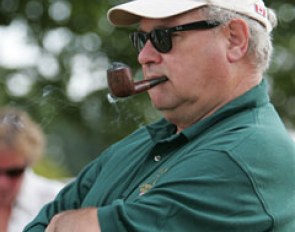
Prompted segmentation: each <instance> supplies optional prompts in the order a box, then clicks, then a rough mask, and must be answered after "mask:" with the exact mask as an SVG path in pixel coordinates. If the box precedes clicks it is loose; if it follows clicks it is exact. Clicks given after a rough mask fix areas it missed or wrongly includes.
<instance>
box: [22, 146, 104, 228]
mask: <svg viewBox="0 0 295 232" xmlns="http://www.w3.org/2000/svg"><path fill="white" fill-rule="evenodd" d="M106 154H107V152H105V154H102V155H101V157H99V158H98V159H97V160H95V161H93V162H91V163H90V164H89V165H88V166H86V167H85V168H84V169H83V170H82V171H81V173H80V174H79V176H78V177H77V178H76V179H75V180H73V181H72V182H71V183H69V184H68V185H67V186H65V187H64V188H63V189H62V190H61V191H60V192H59V193H58V195H57V196H56V198H55V199H54V200H53V201H52V202H50V203H48V204H46V205H45V206H44V207H43V208H42V209H41V211H40V212H39V213H38V215H37V216H36V217H35V218H34V219H33V221H32V222H30V223H29V224H28V225H27V226H26V227H25V228H24V230H23V232H39V231H40V232H41V231H42V232H43V231H45V228H46V227H47V225H48V224H49V222H50V220H51V218H52V217H53V216H54V215H56V214H58V213H60V212H63V211H66V210H71V209H78V208H81V205H82V202H83V200H84V198H85V196H86V195H87V193H88V191H89V190H90V189H91V187H92V185H93V183H94V182H95V180H96V178H97V177H98V176H99V172H100V170H101V166H102V165H103V164H102V163H103V162H104V159H105V155H106Z"/></svg>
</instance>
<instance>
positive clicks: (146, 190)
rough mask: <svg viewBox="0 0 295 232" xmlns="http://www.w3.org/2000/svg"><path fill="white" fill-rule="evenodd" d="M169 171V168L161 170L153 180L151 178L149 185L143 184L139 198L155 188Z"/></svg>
mask: <svg viewBox="0 0 295 232" xmlns="http://www.w3.org/2000/svg"><path fill="white" fill-rule="evenodd" d="M167 171H168V168H161V169H160V170H158V171H157V172H156V173H155V175H154V176H152V178H149V183H142V184H141V185H140V186H139V196H142V195H143V194H145V193H146V192H148V191H149V190H150V189H151V188H153V187H154V186H155V184H156V183H157V181H158V180H159V178H160V177H161V176H162V175H163V174H164V173H166V172H167Z"/></svg>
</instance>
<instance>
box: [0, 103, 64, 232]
mask: <svg viewBox="0 0 295 232" xmlns="http://www.w3.org/2000/svg"><path fill="white" fill-rule="evenodd" d="M44 145H45V139H44V135H43V132H42V130H41V129H40V127H39V126H38V125H37V124H36V123H35V122H33V121H32V120H31V119H30V117H29V116H28V114H27V113H25V112H23V111H21V110H19V109H16V108H9V107H5V108H1V109H0V231H1V232H19V231H22V229H23V227H24V226H25V225H26V224H27V223H28V222H29V221H30V220H32V219H33V217H34V216H35V215H36V214H37V212H38V211H39V210H40V209H41V207H42V206H43V205H45V204H46V203H47V202H49V201H50V200H52V199H53V198H54V196H55V195H56V194H57V192H58V191H59V190H60V189H61V188H62V187H63V186H64V184H62V183H61V182H58V181H54V180H49V179H46V178H44V177H41V176H37V175H36V174H35V173H34V172H33V171H32V170H31V166H32V165H34V164H35V162H36V161H37V160H38V159H39V158H40V157H41V156H42V154H43V148H44Z"/></svg>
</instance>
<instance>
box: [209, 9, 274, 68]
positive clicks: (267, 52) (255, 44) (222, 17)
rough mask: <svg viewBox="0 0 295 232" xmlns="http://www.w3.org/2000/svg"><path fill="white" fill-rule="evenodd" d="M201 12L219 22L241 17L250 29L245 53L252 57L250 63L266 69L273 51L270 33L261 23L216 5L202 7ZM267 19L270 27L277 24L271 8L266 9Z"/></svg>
mask: <svg viewBox="0 0 295 232" xmlns="http://www.w3.org/2000/svg"><path fill="white" fill-rule="evenodd" d="M203 12H204V14H205V15H206V17H208V19H212V20H214V21H218V22H221V23H225V22H228V21H230V20H232V19H236V18H240V19H243V20H244V21H245V22H246V23H247V24H248V26H249V30H250V38H249V47H248V52H247V53H248V55H249V56H252V57H253V63H252V64H253V65H254V66H255V67H256V68H257V69H258V70H261V71H265V70H267V69H268V67H269V64H270V61H271V57H272V53H273V45H272V34H271V33H270V32H267V30H266V28H265V27H264V26H263V25H262V24H261V23H259V22H258V21H256V20H255V19H252V18H250V17H248V16H246V15H242V14H239V13H237V12H233V11H230V10H226V9H222V8H219V7H216V6H209V7H205V8H203ZM268 20H269V22H270V23H271V25H272V28H275V27H276V26H277V17H276V14H275V12H274V11H273V10H272V9H268Z"/></svg>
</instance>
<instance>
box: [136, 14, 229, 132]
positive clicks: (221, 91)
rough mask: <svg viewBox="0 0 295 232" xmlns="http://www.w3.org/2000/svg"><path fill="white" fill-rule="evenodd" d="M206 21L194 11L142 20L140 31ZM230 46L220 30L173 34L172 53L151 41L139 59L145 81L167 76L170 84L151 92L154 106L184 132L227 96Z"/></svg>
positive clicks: (147, 43)
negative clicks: (163, 18) (157, 46)
mask: <svg viewBox="0 0 295 232" xmlns="http://www.w3.org/2000/svg"><path fill="white" fill-rule="evenodd" d="M201 20H206V18H204V16H202V15H201V13H200V12H199V11H192V12H188V13H186V14H183V15H180V16H176V17H173V18H169V19H165V20H154V19H153V20H151V19H142V20H141V22H140V28H139V30H141V31H144V32H150V31H151V30H153V29H155V28H163V27H164V28H167V27H173V26H177V25H182V24H187V23H191V22H195V21H201ZM226 46H227V42H226V39H225V36H224V35H223V33H222V30H221V29H220V27H216V28H214V29H206V30H191V31H182V32H175V33H173V34H172V49H171V50H170V51H169V52H168V53H161V52H159V51H157V50H156V49H155V48H154V46H153V45H152V43H151V41H150V40H148V41H147V42H146V44H145V46H144V47H143V49H142V50H141V52H140V53H139V55H138V61H139V63H140V64H141V65H142V69H143V73H144V77H145V79H151V78H156V77H160V76H166V77H167V78H168V81H167V82H164V83H163V84H160V85H158V86H156V87H154V88H152V89H151V90H149V95H150V98H151V100H152V102H153V104H154V106H155V107H156V108H157V109H158V110H160V111H161V112H162V113H163V115H164V117H166V118H167V119H168V120H170V121H171V122H172V123H174V124H176V125H177V126H178V129H179V130H181V129H183V128H186V127H188V126H190V125H191V124H193V123H194V122H196V121H198V120H200V119H201V118H204V117H206V116H207V115H209V114H210V113H211V112H213V111H214V110H215V109H216V108H218V107H219V106H220V105H222V104H223V101H224V100H225V99H226V97H227V96H226V95H227V91H226V90H227V87H226V86H227V84H228V83H227V79H226V77H227V74H228V70H227V68H226V67H227V66H226V64H227V60H226V52H225V50H226Z"/></svg>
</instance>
